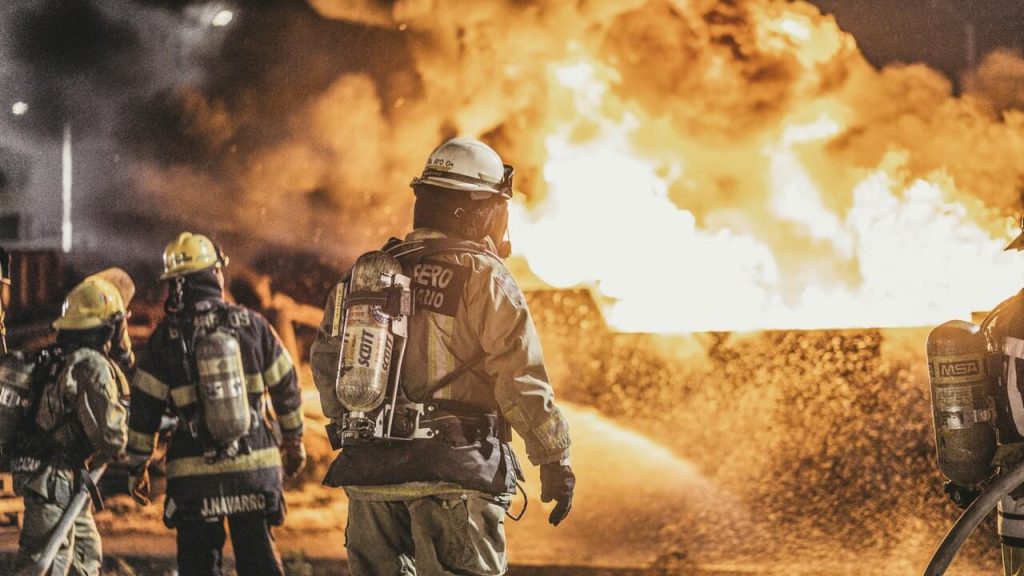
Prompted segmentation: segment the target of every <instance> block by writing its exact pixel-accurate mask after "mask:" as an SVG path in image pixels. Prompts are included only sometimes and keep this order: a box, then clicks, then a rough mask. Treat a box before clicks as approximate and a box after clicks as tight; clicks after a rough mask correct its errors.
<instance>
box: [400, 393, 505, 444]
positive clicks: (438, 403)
mask: <svg viewBox="0 0 1024 576" xmlns="http://www.w3.org/2000/svg"><path fill="white" fill-rule="evenodd" d="M505 428H506V426H505V425H504V419H503V418H501V417H500V416H499V415H498V414H497V413H494V412H487V411H484V410H481V409H480V408H477V407H476V406H473V405H470V404H466V403H464V402H457V401H454V400H429V401H427V402H423V403H409V404H398V405H397V406H395V419H394V423H393V425H392V430H391V432H392V435H393V436H396V437H403V438H408V439H436V440H441V441H444V442H447V443H449V444H452V445H453V446H461V445H465V444H471V443H473V442H479V441H481V440H485V439H487V438H490V437H493V438H497V439H499V440H501V441H505V442H507V441H508V440H507V439H506V434H504V431H505Z"/></svg>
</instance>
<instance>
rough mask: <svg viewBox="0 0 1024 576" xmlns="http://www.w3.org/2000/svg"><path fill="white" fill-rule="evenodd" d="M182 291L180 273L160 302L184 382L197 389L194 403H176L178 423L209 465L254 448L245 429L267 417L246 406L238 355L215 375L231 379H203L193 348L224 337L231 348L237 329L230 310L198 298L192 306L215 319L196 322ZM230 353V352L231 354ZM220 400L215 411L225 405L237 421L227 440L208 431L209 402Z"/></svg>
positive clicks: (218, 303)
mask: <svg viewBox="0 0 1024 576" xmlns="http://www.w3.org/2000/svg"><path fill="white" fill-rule="evenodd" d="M184 292H185V278H184V276H177V277H175V278H173V279H172V281H171V285H170V294H169V297H168V299H167V302H166V303H165V305H164V310H165V312H166V313H167V314H166V318H167V325H168V334H169V336H170V338H171V339H172V340H174V341H176V342H177V350H176V351H175V352H176V354H175V356H176V360H177V364H178V369H179V371H180V374H181V376H182V378H183V379H184V381H185V382H186V385H187V386H190V387H192V389H194V390H195V391H196V402H194V403H192V404H191V405H189V406H185V407H180V406H175V407H174V409H175V411H176V412H177V413H178V416H179V426H184V428H185V429H186V430H187V431H188V433H189V435H190V436H191V437H192V439H193V440H195V441H196V442H198V443H199V444H200V446H202V449H203V458H204V459H205V460H206V461H207V462H208V463H212V462H216V461H219V460H223V459H230V458H234V457H236V456H241V455H246V454H250V453H251V452H252V447H251V446H250V445H249V442H248V439H247V437H248V433H249V432H250V431H251V427H252V426H253V425H254V424H255V422H256V421H257V420H258V419H259V418H260V417H263V418H264V419H265V418H266V415H265V411H264V410H260V411H259V412H256V411H255V410H253V409H252V408H251V407H250V406H249V404H248V401H249V398H248V390H247V388H246V386H245V375H244V371H243V367H242V365H241V359H240V358H239V359H237V361H235V360H234V359H233V358H227V359H226V363H225V364H221V367H222V368H223V367H224V366H227V368H226V369H225V370H226V371H225V373H224V374H218V375H216V376H227V377H228V379H229V380H230V381H229V382H225V381H223V380H222V381H219V382H208V381H204V380H206V379H205V378H203V376H204V375H206V374H205V372H206V371H204V370H202V369H201V368H200V366H199V364H200V360H199V359H197V347H199V346H202V345H204V344H205V343H207V342H209V341H210V340H211V337H214V336H216V337H220V338H222V339H223V342H226V343H227V344H228V345H229V346H230V345H231V342H233V343H234V344H233V346H234V347H235V349H237V347H238V341H239V340H238V332H237V330H235V328H234V327H233V325H232V322H231V320H230V317H229V309H228V307H227V305H226V304H224V303H223V302H216V303H214V302H211V301H207V300H202V301H200V302H198V303H196V305H195V306H194V308H195V312H196V313H197V314H201V315H203V316H212V317H215V318H216V321H215V322H214V323H213V325H212V326H205V325H204V326H200V324H201V323H200V322H198V321H197V318H199V315H196V316H193V315H191V314H188V313H187V312H188V310H187V307H186V305H185V298H184ZM189 321H191V322H189ZM228 354H229V355H230V352H228ZM211 385H212V387H213V388H214V390H213V394H212V395H213V396H214V398H212V399H210V398H209V397H210V395H211V394H210V393H209V392H207V390H209V389H210V387H211ZM239 387H240V390H239V389H238V388H239ZM218 401H219V402H220V404H221V406H219V407H218V408H219V409H218V413H219V415H222V414H220V413H221V412H222V411H223V409H224V407H225V406H226V407H227V410H228V413H229V414H230V416H232V417H234V418H233V419H234V420H235V421H234V422H233V423H232V424H234V425H235V426H233V427H234V428H236V430H235V433H234V434H232V435H231V436H232V437H231V438H228V439H220V440H218V438H217V436H218V435H217V434H215V433H214V431H213V430H212V429H211V422H210V419H211V414H210V412H211V411H212V410H213V409H214V404H213V403H214V402H218ZM254 412H256V413H255V414H254ZM265 424H266V425H267V427H268V429H270V430H273V426H272V425H270V423H269V422H266V421H265Z"/></svg>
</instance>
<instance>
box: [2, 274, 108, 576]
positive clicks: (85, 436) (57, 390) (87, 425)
mask: <svg viewBox="0 0 1024 576" xmlns="http://www.w3.org/2000/svg"><path fill="white" fill-rule="evenodd" d="M126 313H127V310H126V308H125V305H124V301H123V300H122V298H121V294H120V292H119V291H118V289H117V288H116V287H115V286H114V285H112V284H111V283H109V282H107V281H105V280H103V279H100V278H88V279H86V280H85V281H83V282H82V283H81V284H79V285H78V286H76V287H75V288H74V289H72V290H71V292H70V293H69V294H68V296H67V300H65V302H64V308H63V311H62V312H61V316H60V318H58V319H57V320H56V321H55V322H54V323H53V327H54V328H56V329H57V342H56V344H55V345H54V346H51V347H50V348H48V349H46V350H44V351H43V352H42V353H40V354H39V355H38V356H37V357H36V360H35V372H36V377H34V378H33V380H34V381H35V382H38V384H37V385H38V386H39V388H38V393H39V397H38V400H37V401H36V402H35V407H34V416H32V417H31V418H30V420H29V421H28V422H27V426H25V430H24V432H23V434H22V436H21V438H20V439H19V441H18V443H17V446H16V448H15V450H14V454H13V457H12V459H11V471H12V472H13V474H14V486H15V490H16V492H17V493H18V494H20V495H22V496H23V497H24V499H25V516H24V526H23V528H22V531H21V538H20V540H19V550H18V560H17V563H18V564H19V565H27V564H29V563H33V562H35V561H36V560H37V559H38V558H39V555H40V553H41V552H42V549H43V548H44V547H45V545H46V543H47V541H48V540H49V539H50V537H51V534H52V532H53V529H54V527H55V526H56V525H57V523H58V522H59V521H60V518H61V516H63V514H64V511H65V509H66V508H67V507H68V505H69V504H70V502H71V498H72V497H73V496H74V494H75V492H77V491H78V487H79V486H80V485H81V484H82V483H83V482H85V483H90V482H91V481H90V480H89V475H88V473H87V471H86V470H87V469H91V468H95V467H97V466H99V465H100V464H103V463H106V462H112V461H119V460H122V459H123V458H124V455H125V454H124V450H125V444H126V442H127V412H126V409H125V406H123V405H122V404H121V401H122V400H123V398H124V394H125V393H126V392H127V389H128V384H127V381H126V378H125V376H124V374H123V373H122V372H121V369H120V368H119V367H118V365H117V363H116V362H114V361H112V360H111V358H110V356H109V352H110V349H111V346H112V345H113V344H114V340H115V338H116V337H117V335H118V334H119V331H118V330H119V326H121V324H122V322H123V321H124V318H125V316H126ZM28 414H32V411H29V412H28ZM93 494H94V498H95V497H96V495H97V494H98V492H95V491H93ZM94 503H95V504H99V502H94ZM101 564H102V546H101V544H100V536H99V533H98V532H97V531H96V525H95V523H94V522H93V517H92V512H91V511H90V509H89V507H88V506H86V507H85V508H84V509H83V510H82V512H81V513H80V514H79V516H78V517H77V518H76V519H75V522H74V526H73V527H72V529H71V531H70V532H69V534H68V535H67V537H66V539H65V540H64V542H63V544H62V548H61V551H60V552H59V553H58V555H57V557H56V559H55V560H54V563H53V565H52V566H51V568H50V571H49V572H48V573H49V574H76V575H90V576H98V575H99V574H100V567H101Z"/></svg>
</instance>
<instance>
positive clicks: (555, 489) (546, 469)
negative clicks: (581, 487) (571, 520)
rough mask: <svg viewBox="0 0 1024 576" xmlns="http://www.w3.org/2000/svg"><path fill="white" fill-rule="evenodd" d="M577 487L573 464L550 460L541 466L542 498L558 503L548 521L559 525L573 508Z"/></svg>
mask: <svg viewBox="0 0 1024 576" xmlns="http://www.w3.org/2000/svg"><path fill="white" fill-rule="evenodd" d="M575 487H576V475H575V474H573V473H572V466H569V465H564V466H563V465H562V464H561V463H560V462H550V463H548V464H541V466H540V500H541V502H551V501H552V500H554V501H555V502H557V503H558V504H556V505H555V509H554V510H552V511H551V515H550V516H548V522H551V524H552V525H553V526H558V525H559V524H560V523H561V522H562V520H565V517H566V516H568V515H569V511H570V510H572V493H573V489H574V488H575Z"/></svg>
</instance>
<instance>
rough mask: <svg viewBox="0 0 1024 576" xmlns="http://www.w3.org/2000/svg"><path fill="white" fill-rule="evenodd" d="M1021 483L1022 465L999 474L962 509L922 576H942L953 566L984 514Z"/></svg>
mask: <svg viewBox="0 0 1024 576" xmlns="http://www.w3.org/2000/svg"><path fill="white" fill-rule="evenodd" d="M1021 484H1024V462H1021V463H1019V464H1017V465H1016V466H1014V467H1013V468H1011V469H1010V470H1009V472H1007V473H1005V474H1001V475H999V476H998V477H997V478H996V480H995V482H993V483H992V484H990V485H989V487H988V488H986V489H985V491H984V492H982V493H981V495H980V496H978V498H977V499H976V500H975V501H974V502H972V503H971V505H970V506H968V507H967V509H966V510H964V513H963V514H961V515H960V518H959V519H958V520H957V521H956V524H953V527H952V528H950V530H949V533H948V534H946V537H945V538H944V539H943V540H942V543H941V544H939V547H938V548H937V549H936V550H935V554H934V555H933V556H932V561H931V562H929V563H928V568H926V569H925V571H924V574H925V576H942V575H943V574H945V573H946V569H948V568H949V565H950V564H952V563H953V558H955V557H956V554H957V552H959V551H960V547H961V546H963V545H964V542H966V541H967V538H968V537H969V536H970V535H971V534H972V533H974V531H975V530H976V529H977V528H978V525H980V524H981V522H982V520H984V519H985V517H986V516H988V513H989V512H991V511H992V509H993V508H995V507H996V504H998V503H999V501H1000V500H1002V499H1003V498H1004V497H1005V496H1006V495H1007V494H1009V493H1010V492H1013V491H1014V490H1015V489H1016V488H1017V487H1018V486H1020V485H1021Z"/></svg>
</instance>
